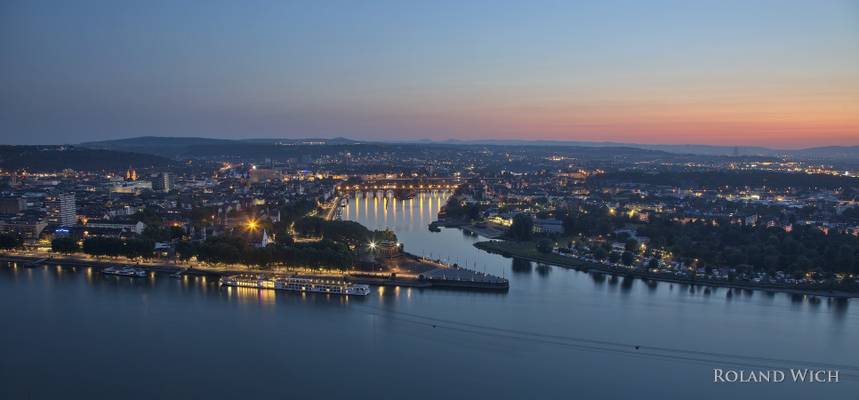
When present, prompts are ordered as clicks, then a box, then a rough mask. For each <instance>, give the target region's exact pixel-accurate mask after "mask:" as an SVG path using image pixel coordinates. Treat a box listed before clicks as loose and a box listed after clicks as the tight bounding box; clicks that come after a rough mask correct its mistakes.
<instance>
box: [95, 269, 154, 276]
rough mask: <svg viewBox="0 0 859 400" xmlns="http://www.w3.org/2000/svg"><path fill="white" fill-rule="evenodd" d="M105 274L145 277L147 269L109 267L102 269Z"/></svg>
mask: <svg viewBox="0 0 859 400" xmlns="http://www.w3.org/2000/svg"><path fill="white" fill-rule="evenodd" d="M101 273H103V274H105V275H116V276H128V277H132V278H145V277H146V275H147V274H146V270H143V269H140V268H134V267H107V268H105V269H103V270H101Z"/></svg>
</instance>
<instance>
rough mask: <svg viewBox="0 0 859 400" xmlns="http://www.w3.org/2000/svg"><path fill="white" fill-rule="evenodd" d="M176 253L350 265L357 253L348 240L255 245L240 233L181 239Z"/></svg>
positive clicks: (252, 261) (265, 262)
mask: <svg viewBox="0 0 859 400" xmlns="http://www.w3.org/2000/svg"><path fill="white" fill-rule="evenodd" d="M176 254H177V256H179V258H181V259H189V258H191V257H197V259H198V260H200V261H204V262H213V263H229V264H246V265H256V266H259V267H268V266H271V265H272V264H279V265H286V266H290V267H311V268H316V267H327V268H339V269H347V268H349V266H351V265H352V263H353V261H354V259H355V255H354V252H353V251H351V250H350V249H349V247H347V246H346V245H345V244H343V243H338V242H335V241H332V240H327V239H323V240H320V241H316V242H306V243H293V244H290V245H285V244H273V245H269V246H266V247H261V248H260V247H255V246H252V245H251V244H250V243H248V241H247V240H246V239H245V238H244V237H241V236H217V237H212V238H209V239H207V240H206V241H205V242H202V243H193V242H179V243H177V245H176Z"/></svg>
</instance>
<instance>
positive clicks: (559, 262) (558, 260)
mask: <svg viewBox="0 0 859 400" xmlns="http://www.w3.org/2000/svg"><path fill="white" fill-rule="evenodd" d="M474 247H477V248H478V249H481V250H483V251H486V252H489V253H494V254H499V255H502V256H504V257H515V258H521V259H523V260H528V261H533V262H537V263H543V264H549V265H555V266H558V267H564V268H573V269H576V270H580V271H586V272H598V273H604V274H610V275H620V276H631V277H634V278H639V279H642V280H652V281H661V282H670V283H683V284H689V285H701V286H711V287H724V288H734V289H750V290H762V291H770V292H782V293H789V294H799V295H809V296H821V297H833V298H859V292H848V291H839V290H831V289H829V288H826V287H814V286H811V285H807V286H806V285H804V286H786V285H776V284H759V283H753V282H736V281H734V282H725V281H719V280H712V279H704V278H683V277H678V276H667V275H666V274H658V273H652V272H649V271H644V270H637V269H632V268H621V267H614V266H610V265H604V264H599V263H592V262H587V261H583V260H578V259H575V258H572V257H565V256H562V255H558V254H554V253H549V254H546V253H540V252H539V251H537V249H536V248H535V247H534V245H533V243H531V242H514V241H501V240H491V241H483V242H477V243H474Z"/></svg>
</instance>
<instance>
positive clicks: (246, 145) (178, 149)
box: [80, 136, 361, 158]
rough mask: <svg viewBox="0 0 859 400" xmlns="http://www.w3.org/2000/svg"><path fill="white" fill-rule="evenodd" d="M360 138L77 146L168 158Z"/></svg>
mask: <svg viewBox="0 0 859 400" xmlns="http://www.w3.org/2000/svg"><path fill="white" fill-rule="evenodd" d="M360 143H361V142H358V141H354V140H350V139H346V138H334V139H241V140H231V139H209V138H198V137H159V136H143V137H135V138H128V139H117V140H105V141H99V142H86V143H81V144H80V146H82V147H86V148H90V149H103V150H114V151H127V152H135V153H144V154H155V155H159V156H163V157H170V158H183V157H197V156H213V155H221V154H223V155H230V154H233V153H235V154H245V153H247V152H248V151H259V150H261V149H266V150H268V148H272V147H275V146H301V145H307V146H311V145H320V144H324V145H353V144H360Z"/></svg>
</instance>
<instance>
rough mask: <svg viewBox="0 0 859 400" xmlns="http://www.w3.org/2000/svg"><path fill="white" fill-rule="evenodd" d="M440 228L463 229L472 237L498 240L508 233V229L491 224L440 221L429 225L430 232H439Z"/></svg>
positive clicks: (449, 220)
mask: <svg viewBox="0 0 859 400" xmlns="http://www.w3.org/2000/svg"><path fill="white" fill-rule="evenodd" d="M440 227H443V228H456V229H461V230H462V231H463V232H464V233H466V234H468V235H472V236H483V237H485V238H489V239H498V238H501V237H502V236H504V234H505V233H507V228H506V227H504V226H501V225H498V224H493V223H491V222H478V223H470V222H466V221H459V220H451V219H445V220H438V221H435V222H433V223H431V224H430V225H429V230H430V231H432V232H437V231H438V229H439V228H440Z"/></svg>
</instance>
